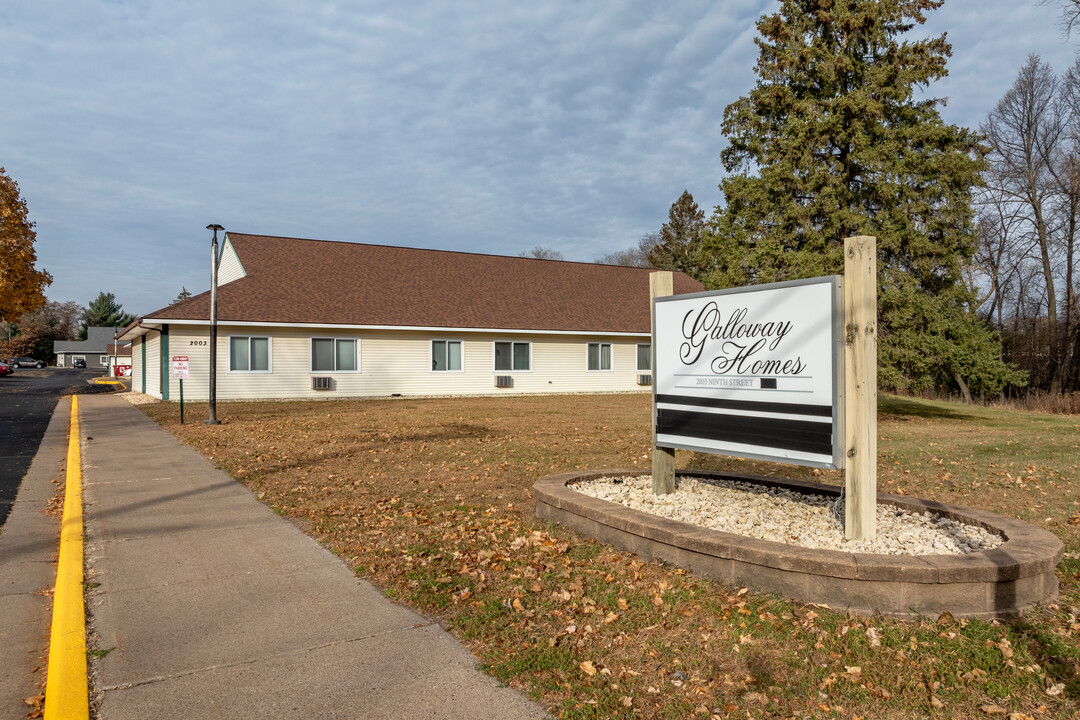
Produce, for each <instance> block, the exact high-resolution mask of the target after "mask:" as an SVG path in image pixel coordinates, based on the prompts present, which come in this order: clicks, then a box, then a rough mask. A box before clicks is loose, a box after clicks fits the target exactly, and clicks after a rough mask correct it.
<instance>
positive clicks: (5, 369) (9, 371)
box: [0, 362, 15, 377]
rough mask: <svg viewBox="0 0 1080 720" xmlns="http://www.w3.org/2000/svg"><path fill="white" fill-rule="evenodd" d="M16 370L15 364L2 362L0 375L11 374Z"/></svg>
mask: <svg viewBox="0 0 1080 720" xmlns="http://www.w3.org/2000/svg"><path fill="white" fill-rule="evenodd" d="M14 372H15V368H14V367H13V366H11V365H8V364H7V363H6V362H0V377H4V376H6V375H11V374H12V373H14Z"/></svg>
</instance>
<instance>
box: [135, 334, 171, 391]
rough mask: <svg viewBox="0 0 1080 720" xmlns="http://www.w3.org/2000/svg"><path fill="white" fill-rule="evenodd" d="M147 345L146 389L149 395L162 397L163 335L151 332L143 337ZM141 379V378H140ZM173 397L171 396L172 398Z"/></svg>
mask: <svg viewBox="0 0 1080 720" xmlns="http://www.w3.org/2000/svg"><path fill="white" fill-rule="evenodd" d="M143 342H145V343H146V389H145V390H143V392H145V393H146V394H147V395H153V396H154V397H156V398H160V397H161V333H159V332H157V331H156V330H155V331H151V332H148V333H146V334H145V335H143ZM140 379H141V378H140ZM170 397H171V396H170Z"/></svg>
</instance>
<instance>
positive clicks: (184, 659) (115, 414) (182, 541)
mask: <svg viewBox="0 0 1080 720" xmlns="http://www.w3.org/2000/svg"><path fill="white" fill-rule="evenodd" d="M80 410H81V413H80V415H81V423H82V433H81V434H82V435H83V441H82V447H83V468H84V469H83V477H84V483H85V488H84V503H85V511H84V513H85V522H86V538H87V541H86V554H87V582H88V583H100V585H98V586H97V587H94V588H93V589H92V590H90V591H89V593H88V610H89V621H90V622H91V623H92V625H93V629H94V630H95V632H96V634H97V638H96V640H95V646H96V647H97V648H99V649H101V650H106V651H108V654H107V655H106V656H105V657H104V658H101V659H99V660H96V661H95V662H94V666H95V667H96V673H97V674H96V677H95V678H94V680H93V685H94V686H95V687H96V688H97V689H98V690H99V691H100V693H101V698H100V700H101V704H100V714H101V717H102V718H103V719H104V720H123V719H126V718H139V719H140V720H141V719H143V718H155V719H156V720H164V719H167V718H230V719H233V718H249V717H260V718H395V719H408V718H447V719H448V720H449V719H451V718H453V720H459V719H460V718H500V719H503V718H543V717H546V715H545V713H544V712H543V710H542V709H541V708H540V707H539V706H537V705H535V704H533V703H531V702H529V701H528V700H527V699H526V698H525V697H524V696H522V695H520V694H519V693H517V692H516V691H514V690H511V689H509V688H506V687H500V686H499V684H498V683H497V682H496V681H495V680H494V679H493V678H491V677H490V676H487V675H485V674H483V673H481V672H479V671H478V670H476V669H475V668H476V664H477V659H476V657H475V656H473V655H472V654H471V653H469V652H468V650H466V649H465V648H464V647H463V646H461V645H460V644H459V643H458V642H457V641H455V640H454V639H453V638H452V637H451V636H450V635H449V634H447V633H446V632H445V631H444V630H442V629H441V628H440V627H439V626H438V625H435V624H433V623H431V622H430V621H428V620H426V619H425V618H423V617H420V616H419V615H416V614H415V613H413V612H411V611H409V610H407V609H405V608H402V607H400V606H397V605H394V604H393V603H391V602H390V601H389V600H387V599H386V598H385V597H384V596H383V595H382V593H381V592H379V591H378V590H376V589H375V588H374V587H372V586H371V585H369V584H368V583H367V582H364V581H361V580H358V579H357V578H356V577H355V576H354V575H353V574H352V572H351V571H350V570H349V568H347V567H346V566H345V565H344V564H343V563H342V562H341V561H340V560H339V559H337V558H336V557H335V556H334V555H332V554H331V553H329V552H328V551H326V550H324V549H323V548H322V547H320V546H319V545H318V544H317V543H315V542H314V541H313V540H311V539H310V538H308V537H307V536H306V535H304V534H303V533H302V532H300V531H299V530H298V529H297V528H296V527H295V526H293V525H292V523H290V522H288V521H287V520H285V519H283V518H281V517H278V516H277V515H275V514H274V513H273V512H271V511H270V510H269V509H268V508H267V507H266V506H264V505H262V504H261V503H259V502H258V501H257V500H255V498H254V497H252V496H251V494H250V493H249V492H248V491H247V490H246V489H245V488H244V487H243V486H242V485H240V484H239V483H237V482H235V481H234V480H232V479H231V478H230V477H229V476H227V475H226V474H225V473H223V472H221V471H219V470H216V469H215V468H214V466H213V465H212V464H211V463H210V462H209V461H208V460H206V459H204V458H203V457H201V456H200V455H199V454H198V453H196V452H195V451H194V450H191V449H190V448H187V447H185V446H183V445H181V444H180V443H179V442H177V441H176V439H175V438H173V436H172V435H170V434H169V433H167V432H165V431H164V430H162V429H161V428H160V427H158V425H157V424H155V423H154V422H152V421H151V420H149V419H148V418H147V417H146V416H145V415H144V414H143V413H142V412H140V411H139V410H138V409H136V408H134V407H132V406H131V405H130V404H129V403H128V402H126V401H125V400H124V399H123V398H121V397H117V396H102V395H95V396H86V397H85V398H81V399H80ZM91 438H92V439H91Z"/></svg>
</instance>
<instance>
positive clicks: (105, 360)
mask: <svg viewBox="0 0 1080 720" xmlns="http://www.w3.org/2000/svg"><path fill="white" fill-rule="evenodd" d="M108 364H109V356H108V355H101V356H99V357H98V365H101V366H102V367H105V366H106V365H108Z"/></svg>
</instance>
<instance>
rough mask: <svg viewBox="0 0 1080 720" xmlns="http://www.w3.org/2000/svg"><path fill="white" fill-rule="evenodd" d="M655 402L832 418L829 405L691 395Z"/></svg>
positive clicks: (664, 396) (665, 398)
mask: <svg viewBox="0 0 1080 720" xmlns="http://www.w3.org/2000/svg"><path fill="white" fill-rule="evenodd" d="M656 402H658V403H667V404H668V405H693V406H695V407H711V408H718V409H722V410H755V411H757V412H771V413H786V414H788V415H811V416H813V417H827V418H831V417H832V406H831V405H801V404H797V403H778V402H755V401H753V400H728V399H725V398H710V397H695V396H693V395H657V396H656Z"/></svg>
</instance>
